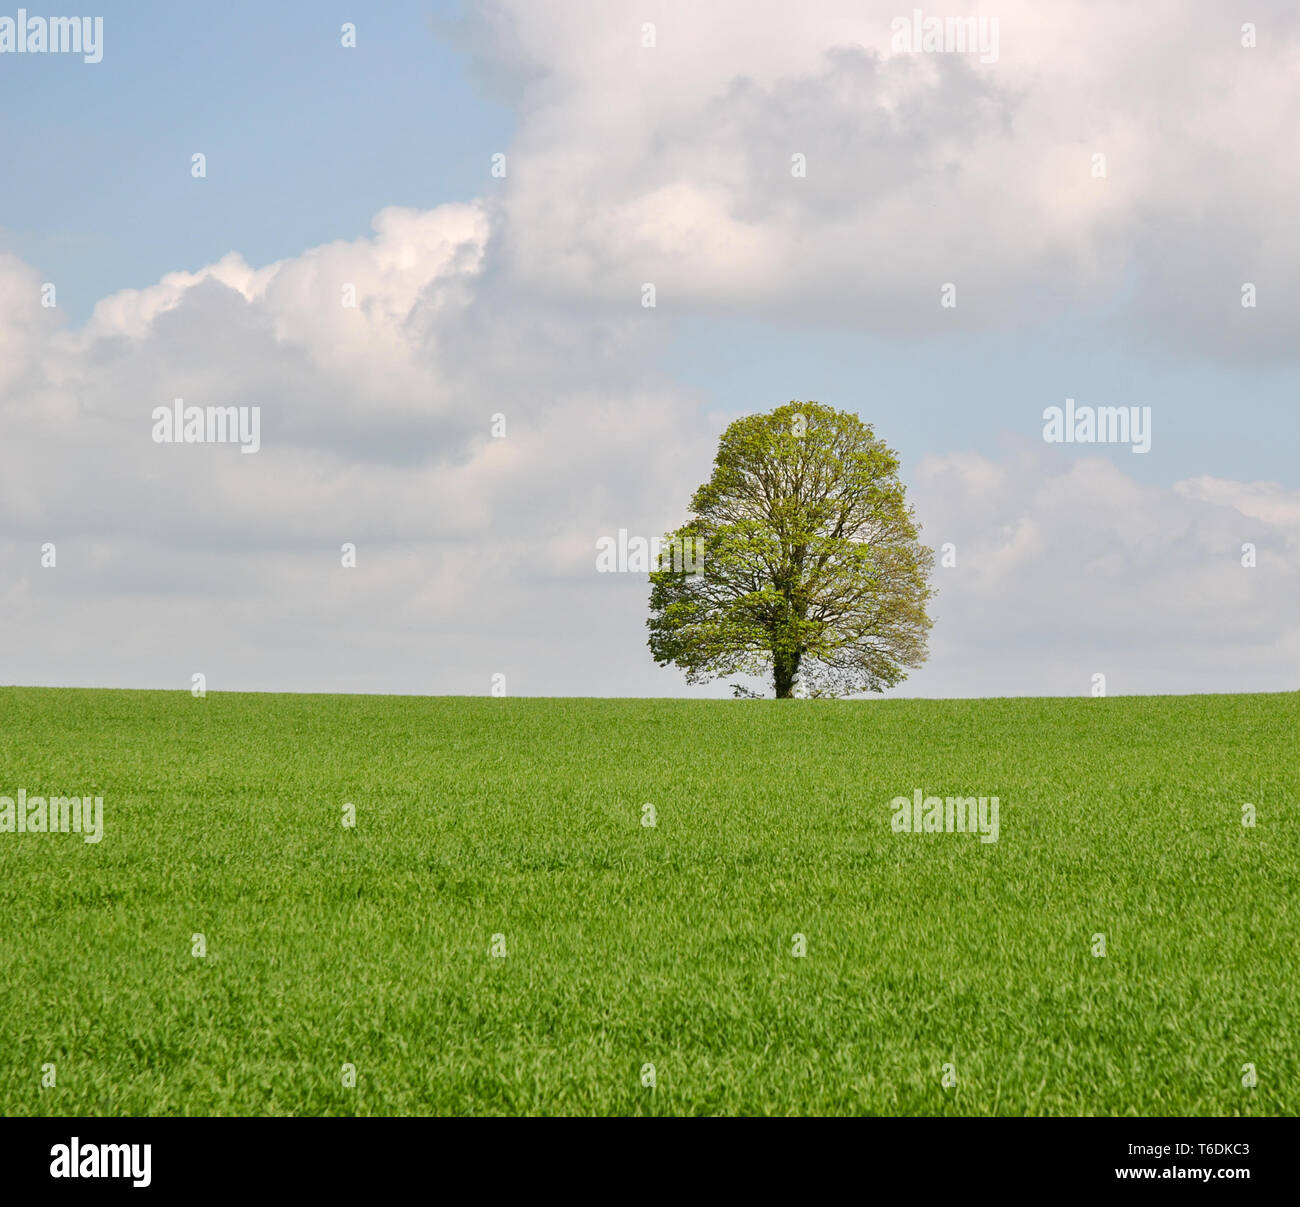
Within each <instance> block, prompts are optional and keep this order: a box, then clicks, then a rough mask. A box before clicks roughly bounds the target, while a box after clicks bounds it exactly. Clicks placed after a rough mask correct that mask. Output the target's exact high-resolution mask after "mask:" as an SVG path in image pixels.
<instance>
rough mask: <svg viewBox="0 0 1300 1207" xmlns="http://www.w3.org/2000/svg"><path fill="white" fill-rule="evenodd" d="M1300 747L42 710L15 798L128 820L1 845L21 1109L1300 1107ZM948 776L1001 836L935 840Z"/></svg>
mask: <svg viewBox="0 0 1300 1207" xmlns="http://www.w3.org/2000/svg"><path fill="white" fill-rule="evenodd" d="M1298 739H1300V694H1288V695H1254V696H1194V697H1147V698H1115V699H1105V700H1094V699H1065V700H1049V699H1021V700H981V701H905V700H899V701H892V700H881V701H872V702H862V703H858V702H820V701H782V702H777V701H755V702H750V701H680V700H677V701H668V700H665V701H642V700H541V699H518V700H510V699H507V700H495V699H486V698H485V699H469V698H431V699H425V698H411V697H376V696H290V695H239V694H230V695H225V694H213V695H209V696H208V698H207V699H203V700H196V699H193V698H191V697H190V695H189V694H188V693H176V692H127V691H89V690H86V691H82V690H47V689H34V688H4V689H0V750H2V753H3V758H2V759H0V795H7V796H10V797H14V796H16V793H17V791H18V790H19V789H25V790H26V791H27V792H28V793H29V794H31V795H100V796H102V797H103V798H104V837H103V841H102V842H100V843H98V844H87V843H85V842H83V841H82V838H81V837H80V836H78V835H75V834H17V833H0V902H2V909H0V984H3V995H2V997H0V1001H3V1008H2V1011H0V1113H4V1114H57V1115H70V1114H95V1115H99V1114H127V1115H143V1114H189V1115H197V1114H310V1115H315V1114H391V1113H399V1114H424V1113H455V1114H461V1113H464V1114H496V1113H544V1114H550V1113H575V1114H593V1113H618V1114H683V1113H684V1114H718V1113H726V1114H731V1113H744V1114H810V1113H885V1114H900V1113H906V1114H913V1113H921V1114H963V1115H982V1114H1010V1115H1020V1114H1036V1115H1037V1114H1070V1115H1075V1114H1142V1115H1148V1114H1150V1115H1164V1114H1198V1115H1199V1114H1211V1115H1238V1114H1242V1115H1254V1114H1293V1113H1295V1111H1296V1107H1297V1104H1298V1103H1300V1091H1298V1090H1297V1083H1298V1081H1300V1052H1298V1050H1297V1042H1296V1037H1297V1036H1298V1035H1300V965H1298V963H1297V957H1298V955H1300V899H1298V889H1300V821H1298V814H1300V740H1298ZM915 788H922V789H924V790H925V791H926V792H927V793H933V794H936V795H955V794H962V795H986V796H992V795H996V796H998V798H999V801H1000V834H999V840H998V842H997V843H987V844H986V843H981V842H980V841H979V840H978V838H976V837H974V836H972V835H969V834H897V833H894V832H893V831H892V829H891V825H890V819H891V816H892V814H893V810H892V809H891V806H890V800H891V798H893V797H895V796H899V795H904V796H909V797H910V796H911V794H912V792H913V790H914V789H915ZM349 802H350V803H353V804H355V806H356V825H355V827H354V828H346V827H344V825H343V824H342V817H343V805H344V804H345V803H349ZM646 802H650V803H652V804H653V805H654V809H655V813H656V820H657V824H656V825H655V826H654V827H653V828H650V827H647V826H644V825H642V824H641V823H642V806H643V805H644V804H645V803H646ZM1246 802H1250V803H1252V804H1254V805H1255V807H1256V809H1257V810H1258V821H1257V825H1256V826H1255V827H1254V828H1247V827H1245V826H1243V825H1242V805H1243V804H1244V803H1246ZM196 933H198V934H202V935H203V936H205V939H206V947H207V954H206V956H205V957H203V958H197V957H195V956H194V955H193V954H192V942H191V937H192V936H193V935H195V934H196ZM796 933H800V934H802V935H804V936H806V944H807V954H806V955H805V956H804V957H802V958H796V957H795V956H793V955H792V949H793V942H794V941H793V936H794V935H795V934H796ZM1097 933H1104V935H1105V936H1106V945H1107V954H1106V956H1105V957H1104V958H1098V957H1095V956H1094V955H1093V954H1092V946H1093V936H1094V934H1097ZM494 935H503V936H504V941H505V946H506V951H507V953H508V954H507V955H506V956H505V957H504V958H500V957H494V956H493V955H492V954H490V952H491V948H492V944H493V936H494ZM345 1063H348V1064H352V1065H354V1066H355V1068H356V1086H355V1088H348V1087H345V1086H344V1085H343V1084H342V1076H341V1070H342V1066H343V1065H344V1064H345ZM1247 1063H1250V1064H1253V1065H1254V1066H1255V1068H1256V1070H1257V1077H1258V1084H1257V1085H1256V1086H1255V1087H1254V1088H1245V1087H1243V1084H1242V1067H1243V1065H1245V1064H1247ZM47 1064H53V1065H54V1066H55V1085H54V1087H53V1088H42V1084H41V1082H42V1066H44V1065H47ZM646 1064H653V1065H654V1066H655V1078H656V1082H657V1084H656V1085H655V1087H654V1088H647V1087H645V1086H643V1084H642V1067H643V1066H644V1065H646ZM945 1064H951V1065H952V1066H954V1070H955V1075H956V1085H955V1086H954V1087H951V1088H945V1087H944V1086H943V1084H942V1082H941V1078H942V1073H941V1070H942V1067H943V1066H944V1065H945Z"/></svg>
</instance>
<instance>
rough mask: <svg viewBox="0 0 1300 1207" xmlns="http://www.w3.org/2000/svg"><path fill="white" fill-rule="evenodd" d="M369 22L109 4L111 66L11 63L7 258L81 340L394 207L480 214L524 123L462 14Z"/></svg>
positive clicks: (402, 7) (398, 9) (270, 9)
mask: <svg viewBox="0 0 1300 1207" xmlns="http://www.w3.org/2000/svg"><path fill="white" fill-rule="evenodd" d="M359 8H360V6H357V5H355V4H335V3H321V4H302V3H291V4H265V3H250V2H249V0H232V2H231V3H222V4H206V5H203V4H195V5H190V4H186V5H175V4H162V3H156V2H151V0H141V2H131V3H121V2H113V0H106V2H104V3H100V4H97V5H96V8H95V11H96V13H102V14H103V17H104V28H105V36H104V51H105V52H104V59H103V61H102V62H100V63H97V64H94V65H86V64H83V63H82V62H81V61H80V60H79V59H77V58H75V57H58V56H40V57H38V56H33V55H28V56H25V57H24V56H19V55H11V56H8V57H7V58H6V59H5V60H4V61H3V63H2V64H0V66H2V67H3V70H0V106H2V107H3V111H4V112H5V113H7V114H10V115H11V116H12V115H21V120H10V121H6V122H4V123H3V128H2V129H0V162H2V163H4V164H6V165H8V169H9V170H8V171H7V172H6V173H5V184H4V202H3V208H2V210H0V247H3V248H5V249H7V250H10V251H14V252H16V253H17V254H19V255H20V256H22V257H23V258H24V259H25V260H27V261H28V262H29V263H31V264H33V265H34V266H36V267H37V268H39V269H40V270H41V272H42V273H43V274H45V275H46V278H47V279H51V280H54V281H56V282H58V284H59V295H60V305H61V307H62V308H63V309H64V310H65V311H66V313H67V316H68V319H69V320H70V321H72V322H81V321H84V320H85V319H86V318H87V317H88V316H89V314H90V311H91V309H92V307H93V306H94V304H95V302H97V301H98V300H99V299H100V298H101V297H103V296H105V295H107V294H109V293H113V292H115V291H117V290H119V289H125V288H139V287H142V286H145V285H149V284H152V283H153V282H155V281H157V280H158V278H159V277H161V276H162V275H163V274H164V273H165V272H172V271H175V270H177V269H191V270H192V269H197V268H200V267H201V266H203V265H204V264H209V263H212V262H213V261H215V260H217V259H219V258H220V257H221V256H222V255H224V254H225V253H226V252H228V251H239V252H241V253H242V254H243V255H244V257H245V258H246V259H247V260H248V261H249V263H251V264H264V263H267V262H269V261H272V260H278V259H282V258H284V257H287V256H293V255H297V254H299V253H301V252H302V251H304V250H305V249H307V248H309V247H314V246H316V245H318V244H321V243H326V242H329V241H330V240H333V239H351V238H355V237H356V236H357V235H358V234H359V233H362V232H364V231H365V230H366V229H367V228H368V226H369V223H370V219H371V217H372V216H373V215H374V214H375V213H377V212H378V211H379V210H380V209H382V208H383V207H384V206H386V205H407V206H415V207H420V208H429V207H432V206H434V205H437V204H439V203H440V202H444V201H463V200H469V199H471V198H473V197H474V196H476V195H477V194H478V193H479V192H480V191H481V190H482V188H483V181H484V165H485V163H486V162H487V161H488V158H489V157H490V155H491V154H492V153H493V152H494V151H496V150H500V149H503V148H504V147H506V146H508V145H509V142H510V135H511V130H512V126H513V122H512V116H511V114H510V112H509V111H508V110H507V109H505V108H504V107H503V106H502V105H500V104H496V103H494V102H493V101H491V100H490V99H488V98H487V97H486V96H485V95H484V93H483V90H482V89H480V88H476V87H475V86H474V84H473V82H472V81H471V79H470V78H469V74H468V71H467V67H468V59H467V56H466V55H465V54H464V53H463V52H461V51H458V50H456V49H455V48H453V46H452V45H451V42H450V39H449V37H448V29H447V26H448V23H450V22H453V21H455V20H456V19H457V18H458V16H459V15H460V12H461V8H460V5H458V4H449V3H445V2H444V3H437V2H435V3H427V2H426V3H408V2H402V0H397V2H394V3H386V4H384V5H382V6H376V7H375V8H373V9H371V8H367V9H365V11H360V12H359V11H358V10H359ZM6 11H8V10H6ZM29 11H30V12H32V13H33V14H35V13H37V12H38V11H39V12H42V13H44V11H45V10H44V9H39V10H38V9H37V8H36V7H35V6H30V5H29ZM59 11H60V12H62V11H63V10H62V9H60V10H59ZM346 21H352V22H359V31H358V46H357V49H356V52H355V53H354V52H352V51H350V50H346V49H344V48H343V47H342V46H341V45H340V33H339V30H340V28H341V27H342V25H343V24H344V22H346ZM196 151H200V152H202V153H203V154H205V155H206V156H207V161H208V176H207V178H206V179H205V180H201V181H200V180H195V179H193V178H192V177H191V175H190V157H191V155H192V154H193V153H194V152H196Z"/></svg>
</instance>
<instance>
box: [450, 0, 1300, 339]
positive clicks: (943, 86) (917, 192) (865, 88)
mask: <svg viewBox="0 0 1300 1207" xmlns="http://www.w3.org/2000/svg"><path fill="white" fill-rule="evenodd" d="M922 7H923V10H924V12H925V13H926V14H930V13H931V9H930V8H928V7H925V6H922ZM1238 9H1239V10H1240V11H1239V12H1238ZM911 11H912V6H910V5H909V6H905V7H903V8H901V9H900V6H898V5H896V4H894V3H892V2H890V3H866V4H862V3H856V2H854V3H849V2H847V0H845V2H843V3H841V2H839V0H821V2H817V3H811V4H800V5H791V4H788V3H785V0H743V2H742V0H719V2H718V3H714V4H709V5H698V4H687V3H675V2H669V0H660V2H657V3H656V2H646V0H636V3H631V2H627V0H613V2H612V3H569V4H561V5H547V6H545V7H544V8H539V7H538V6H537V5H533V4H530V3H528V2H527V0H496V3H494V4H493V5H491V6H490V8H489V16H488V17H486V18H480V19H478V20H477V22H476V23H474V24H472V26H471V29H472V31H473V35H474V36H472V37H467V38H466V44H467V45H469V46H472V47H473V48H475V49H476V50H477V51H478V53H479V57H480V60H481V61H482V62H484V63H485V65H486V66H487V68H488V69H490V70H491V71H492V72H493V73H494V74H495V75H496V76H497V77H499V76H501V75H502V74H511V73H513V74H514V76H515V77H516V78H517V79H518V80H519V88H520V95H521V97H522V98H523V100H524V102H525V107H524V110H523V113H522V115H521V122H520V127H519V132H518V137H517V139H516V142H515V145H514V147H513V148H512V150H511V157H510V158H511V184H510V189H509V190H508V192H507V193H506V195H505V199H504V203H505V211H506V217H507V219H508V223H507V225H506V227H505V230H504V239H505V247H506V250H507V252H508V255H509V258H510V263H511V265H512V268H513V270H514V271H515V272H516V273H517V275H518V276H519V278H520V279H521V280H526V281H528V282H529V283H530V284H531V285H532V287H534V288H536V289H538V290H539V291H542V292H550V293H552V294H557V295H561V296H582V297H593V296H596V297H601V298H603V299H606V300H607V301H609V302H611V303H617V302H619V301H625V302H626V303H627V304H629V305H631V304H634V303H635V298H636V295H637V291H638V290H639V288H640V285H641V284H642V283H643V282H645V281H653V282H654V283H655V284H656V286H657V288H658V291H659V298H660V305H666V306H670V307H675V308H679V309H683V310H686V309H692V308H700V309H715V308H721V309H733V310H738V311H744V312H758V313H763V314H766V315H769V316H773V317H777V318H790V317H792V316H793V317H798V318H800V319H807V318H809V317H812V318H814V319H816V320H820V321H830V322H835V323H838V324H847V325H849V326H853V325H862V324H870V325H871V326H872V327H873V329H877V330H878V329H882V328H883V329H886V330H897V331H910V332H929V331H936V330H943V329H947V328H952V327H954V326H969V327H974V328H984V327H988V326H990V325H993V324H997V323H1002V322H1006V321H1018V320H1023V319H1025V318H1033V317H1037V316H1039V315H1041V314H1042V313H1043V312H1044V310H1045V309H1056V310H1062V309H1064V308H1067V307H1071V306H1106V305H1108V304H1109V303H1111V302H1112V301H1113V300H1114V299H1115V298H1116V297H1117V296H1118V297H1120V298H1121V299H1122V301H1123V305H1122V307H1120V309H1119V311H1118V312H1117V313H1115V315H1114V321H1115V324H1116V331H1117V332H1123V331H1126V330H1129V329H1131V328H1132V327H1133V325H1135V324H1139V325H1141V326H1142V328H1143V331H1144V333H1146V332H1149V333H1151V334H1154V335H1156V336H1158V337H1159V338H1160V339H1162V340H1164V341H1167V342H1168V343H1169V344H1170V346H1172V347H1174V348H1177V349H1178V350H1180V351H1182V352H1184V353H1188V352H1190V353H1196V354H1201V353H1209V354H1214V355H1219V356H1223V357H1227V358H1234V357H1269V358H1293V357H1294V354H1295V341H1294V339H1293V330H1292V322H1291V318H1290V316H1291V315H1292V314H1294V313H1295V311H1296V309H1297V304H1298V303H1300V233H1297V231H1296V229H1295V226H1294V224H1293V223H1292V222H1291V221H1290V217H1289V215H1290V210H1291V208H1292V207H1291V198H1293V197H1294V196H1295V194H1296V191H1297V186H1300V161H1297V159H1296V157H1295V156H1292V155H1287V154H1285V153H1283V151H1282V148H1283V147H1285V146H1287V145H1288V144H1289V141H1290V131H1291V130H1292V129H1293V127H1294V125H1295V121H1296V118H1297V117H1298V116H1300V88H1298V87H1297V84H1296V80H1297V78H1300V76H1298V74H1297V69H1298V68H1300V12H1297V10H1296V9H1295V7H1294V6H1293V5H1290V4H1286V3H1281V2H1264V3H1258V4H1254V3H1252V4H1250V5H1248V6H1234V5H1228V6H1225V5H1223V4H1221V3H1211V2H1209V0H1206V2H1205V3H1195V4H1187V3H1182V2H1174V0H1164V2H1157V3H1152V4H1144V5H1139V6H1133V5H1130V4H1124V3H1117V2H1114V3H1105V2H1103V3H1095V2H1093V0H1089V2H1087V3H1083V2H1079V3H1068V2H1067V3H1061V4H1053V5H1052V6H1050V8H1047V9H1044V7H1043V6H1042V5H1041V4H1038V3H1030V2H1028V0H1012V2H1010V3H998V4H996V5H980V6H973V5H969V4H961V3H958V4H952V5H946V6H943V7H942V8H941V9H935V10H934V13H936V14H939V15H944V16H948V15H955V16H963V15H966V14H981V15H985V16H991V17H993V18H995V19H996V20H997V21H998V24H999V30H1000V35H999V54H998V58H997V60H996V61H995V62H982V61H981V60H980V56H978V55H974V54H965V55H964V54H947V53H945V54H927V53H916V52H915V51H914V50H896V49H894V47H893V45H892V39H891V22H892V21H893V20H894V19H895V18H896V17H898V16H899V15H900V13H901V14H902V15H904V16H905V17H907V18H908V19H910V16H911ZM1246 22H1252V23H1254V25H1255V26H1256V29H1257V33H1256V35H1255V36H1256V45H1254V46H1253V47H1249V48H1248V47H1245V46H1243V45H1242V40H1243V36H1244V35H1243V33H1242V28H1241V27H1242V25H1243V24H1244V23H1246ZM647 24H649V25H653V27H654V30H653V35H652V38H653V42H654V45H653V47H650V46H647V45H645V44H644V43H645V40H646V34H645V33H644V29H645V27H646V25H647ZM796 155H801V156H803V157H804V159H805V161H806V175H804V176H797V175H793V174H792V157H793V156H796ZM1096 156H1102V157H1103V158H1104V164H1103V163H1102V161H1101V160H1096V159H1095V158H1094V157H1096ZM1098 165H1101V166H1102V168H1103V170H1104V173H1105V174H1104V176H1098V175H1096V174H1095V173H1096V170H1097V168H1098ZM948 282H951V283H953V284H956V285H957V287H958V294H957V296H958V306H957V307H956V308H955V309H947V310H945V309H943V308H941V307H940V305H939V295H940V287H941V285H942V284H944V283H948ZM1246 283H1251V284H1254V285H1255V286H1256V295H1257V303H1258V304H1257V306H1256V307H1255V308H1253V309H1243V307H1242V306H1241V290H1242V286H1243V284H1246Z"/></svg>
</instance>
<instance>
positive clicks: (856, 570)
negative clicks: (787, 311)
mask: <svg viewBox="0 0 1300 1207" xmlns="http://www.w3.org/2000/svg"><path fill="white" fill-rule="evenodd" d="M690 509H691V512H692V513H693V518H692V519H691V521H690V522H689V523H688V524H685V525H684V526H683V527H681V528H679V529H678V530H677V531H676V532H674V533H672V534H670V535H669V536H668V538H667V540H668V543H669V548H670V549H676V550H677V551H678V553H679V554H680V552H681V550H682V549H683V548H685V549H687V550H691V551H698V550H700V549H701V547H702V550H703V557H702V559H701V557H700V556H699V555H698V553H697V554H696V555H695V556H693V557H691V558H687V559H683V558H682V557H680V556H678V557H677V558H676V559H675V560H673V561H670V560H669V559H668V558H667V557H664V558H662V559H661V561H660V564H659V568H657V569H654V570H652V572H651V574H650V583H651V588H650V612H651V616H650V620H649V621H647V624H648V625H649V628H650V643H649V644H650V651H651V653H652V654H653V655H654V659H655V661H656V662H658V663H659V664H660V665H662V666H666V665H668V664H670V663H671V664H675V665H677V666H679V667H680V668H681V669H682V670H684V671H685V672H686V678H687V680H688V681H689V682H691V683H702V682H705V681H706V680H708V679H711V678H715V677H717V676H719V675H727V674H735V673H743V674H751V675H766V674H768V673H770V674H771V676H772V682H773V685H774V686H775V688H776V695H777V699H788V698H790V697H791V696H792V695H793V694H794V688H795V684H796V683H800V684H802V686H803V687H804V688H805V689H806V690H807V692H808V694H809V695H813V696H844V695H851V694H853V693H855V692H864V691H883V690H884V689H885V688H886V687H893V686H894V685H895V684H896V683H899V682H901V681H902V680H903V679H905V678H906V677H907V676H906V673H905V671H904V670H903V668H904V667H915V666H920V665H921V663H922V662H924V661H925V657H926V648H925V639H926V634H927V632H928V630H929V628H930V624H931V622H930V618H929V617H928V616H927V615H926V610H925V609H926V601H927V600H929V599H930V598H931V596H933V595H934V592H933V591H932V590H931V589H930V586H929V574H930V570H931V567H932V566H933V564H934V551H933V550H932V549H929V548H927V547H926V546H925V545H922V544H921V543H920V542H919V541H918V540H917V533H918V531H919V528H918V525H917V523H916V519H915V516H914V513H913V510H912V508H911V507H909V506H908V505H907V502H906V499H905V497H904V490H903V484H902V483H901V482H900V481H899V480H898V457H897V455H896V454H895V453H894V452H893V451H892V450H891V449H889V448H888V447H886V445H885V444H884V443H883V442H882V441H880V440H878V439H876V437H875V434H874V433H873V432H872V430H871V428H870V427H869V426H868V425H867V424H865V423H863V422H862V420H861V419H859V418H858V416H857V415H853V414H849V413H846V412H843V411H835V410H832V409H831V408H830V407H825V406H821V405H820V404H819V403H815V402H792V403H790V404H789V405H787V406H783V407H778V408H777V409H776V410H775V411H773V412H772V413H771V414H770V415H751V416H748V417H746V418H744V419H738V420H736V422H735V423H733V424H732V425H731V426H730V427H729V428H727V430H726V432H725V433H723V436H722V443H721V444H720V445H719V447H718V455H717V458H716V460H715V462H714V469H713V476H712V477H711V478H710V479H709V481H708V482H706V483H705V484H704V485H703V486H701V487H700V488H699V490H697V491H696V492H695V497H694V498H693V499H692V500H691V508H690ZM701 563H702V564H701ZM737 690H738V693H740V692H743V689H741V688H738V689H737Z"/></svg>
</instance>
